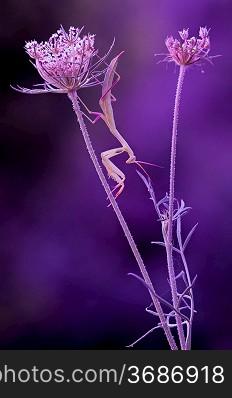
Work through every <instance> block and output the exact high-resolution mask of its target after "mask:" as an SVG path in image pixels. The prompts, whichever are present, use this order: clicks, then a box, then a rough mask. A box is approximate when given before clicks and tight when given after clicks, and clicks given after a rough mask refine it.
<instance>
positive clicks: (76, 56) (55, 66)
mask: <svg viewBox="0 0 232 398" xmlns="http://www.w3.org/2000/svg"><path fill="white" fill-rule="evenodd" d="M82 29H83V28H82ZM82 29H79V28H74V27H73V26H71V27H70V28H69V30H68V32H66V31H65V30H64V28H63V27H62V26H61V27H60V29H58V31H57V32H56V33H54V34H53V35H52V36H51V37H50V38H49V39H48V41H45V42H40V43H38V42H37V41H35V40H33V41H29V42H27V43H26V45H25V50H26V52H27V54H28V55H29V56H30V57H31V58H32V59H33V60H34V62H32V63H33V65H34V66H35V68H36V69H37V71H38V72H39V74H40V76H41V77H42V79H43V80H44V84H43V85H42V86H43V88H42V89H33V90H29V89H25V88H21V87H18V88H17V89H18V90H19V91H23V92H24V93H28V94H40V93H43V92H53V93H69V92H71V91H77V90H79V89H80V88H83V87H90V86H95V85H98V84H100V81H99V79H98V77H100V76H101V75H102V74H104V72H105V70H101V71H99V70H97V69H98V66H100V65H101V64H102V63H103V62H104V61H105V58H106V56H107V55H108V53H107V54H106V55H105V56H104V57H103V58H100V57H99V56H98V55H97V50H95V48H94V38H95V36H94V35H91V34H88V35H84V36H82V37H81V36H80V34H81V32H82ZM93 59H96V61H95V63H94V62H93Z"/></svg>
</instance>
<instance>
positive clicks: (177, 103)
mask: <svg viewBox="0 0 232 398" xmlns="http://www.w3.org/2000/svg"><path fill="white" fill-rule="evenodd" d="M185 70H186V69H185V66H183V65H181V66H180V71H179V77H178V82H177V88H176V96H175V106H174V114H173V127H172V144H171V162H170V180H169V183H170V185H169V206H168V207H169V208H168V215H169V221H168V230H167V240H166V252H167V263H168V273H169V281H170V286H171V293H172V302H173V307H174V308H176V309H178V294H177V284H176V278H175V269H174V264H173V242H172V240H173V210H174V199H175V166H176V144H177V129H178V118H179V108H180V98H181V91H182V86H183V82H184V76H185ZM175 317H176V324H177V330H178V336H179V341H180V346H181V349H182V350H185V346H186V345H185V336H184V328H183V325H182V320H181V317H180V316H179V315H178V314H177V313H176V315H175Z"/></svg>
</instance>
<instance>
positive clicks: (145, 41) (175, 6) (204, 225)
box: [0, 0, 232, 349]
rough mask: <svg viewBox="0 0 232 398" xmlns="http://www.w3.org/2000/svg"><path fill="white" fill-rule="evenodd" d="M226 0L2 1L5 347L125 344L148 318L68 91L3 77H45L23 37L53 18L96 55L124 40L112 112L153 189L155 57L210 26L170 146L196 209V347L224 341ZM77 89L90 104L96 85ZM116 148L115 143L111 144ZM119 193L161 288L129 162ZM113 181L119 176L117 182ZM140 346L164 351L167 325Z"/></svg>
mask: <svg viewBox="0 0 232 398" xmlns="http://www.w3.org/2000/svg"><path fill="white" fill-rule="evenodd" d="M231 15H232V2H231V0H201V1H192V2H186V1H184V0H178V1H171V0H168V1H166V0H162V1H154V0H145V1H139V0H123V1H118V0H117V1H116V0H110V1H109V0H96V1H94V0H68V1H61V0H58V1H56V2H52V1H49V0H40V1H38V0H37V1H33V2H32V1H30V0H22V1H18V0H17V1H16V0H7V1H5V2H4V4H2V5H1V17H0V18H1V21H0V44H1V63H0V67H1V73H0V88H1V94H0V95H1V108H0V126H1V131H0V162H1V163H0V204H1V206H0V348H123V347H125V346H126V345H127V344H129V343H131V342H132V341H133V340H134V339H136V338H137V337H139V336H140V335H141V334H143V333H144V332H145V331H146V330H147V329H149V328H151V327H152V326H153V325H154V322H155V320H154V319H153V318H152V317H151V316H150V315H149V314H147V313H145V311H144V309H145V306H146V305H148V304H149V296H148V294H147V292H146V291H145V289H144V287H143V286H142V285H141V286H140V285H139V284H138V282H137V281H136V280H133V279H131V278H130V277H128V276H127V273H128V272H137V271H138V270H137V265H136V262H135V260H134V258H133V256H132V254H131V253H130V251H129V248H128V246H127V242H126V240H125V238H124V236H123V233H122V231H121V229H120V227H119V225H118V223H117V220H116V217H115V215H114V214H113V211H112V209H111V208H107V202H106V196H105V194H104V192H103V189H102V187H101V185H100V183H99V181H98V178H97V176H96V174H95V172H94V169H93V166H92V164H91V162H90V160H89V158H88V155H87V152H86V150H85V147H84V143H83V141H82V137H81V134H80V132H79V129H78V126H77V124H76V119H75V115H74V114H73V112H72V108H71V105H70V103H69V101H68V99H67V97H66V96H65V95H57V96H55V95H41V96H27V95H22V94H19V93H16V92H14V91H13V90H11V89H10V88H9V85H10V84H17V83H18V84H21V85H22V86H25V87H31V86H32V84H35V83H39V82H41V80H40V78H39V76H38V74H37V73H36V71H35V69H34V68H33V67H32V65H31V64H30V63H29V61H28V57H27V56H26V54H25V53H24V50H23V46H24V43H25V40H31V39H34V38H35V39H37V40H46V39H47V38H48V37H49V36H50V35H51V34H52V33H53V32H54V31H56V30H57V28H58V27H59V25H60V24H63V25H64V27H65V28H68V27H69V25H74V26H82V25H85V26H86V30H87V31H90V32H91V33H96V45H97V46H98V47H99V49H100V52H101V53H104V52H105V51H106V50H107V49H108V47H109V45H110V43H111V42H112V40H113V37H114V36H115V37H116V44H115V47H114V50H113V53H112V55H116V54H117V53H118V52H120V51H121V50H125V54H124V55H123V56H122V57H121V59H120V64H119V68H118V70H119V72H120V74H121V81H120V84H119V85H118V86H117V88H116V89H115V95H116V96H117V100H118V101H117V103H116V104H115V108H114V109H115V116H116V120H117V123H118V127H119V129H120V131H122V132H123V134H124V135H125V137H126V139H127V140H128V142H129V144H130V145H131V146H132V148H133V149H134V151H135V153H136V154H137V157H138V159H141V160H145V161H148V162H154V163H158V164H159V165H162V166H164V168H163V169H159V168H151V169H149V172H150V173H151V176H152V179H153V181H154V184H155V188H156V191H157V193H158V195H159V197H161V196H162V195H164V194H165V192H166V190H167V188H168V174H169V146H170V134H171V122H172V111H173V102H174V94H175V86H176V80H177V70H175V67H174V65H171V64H170V65H168V67H167V65H166V64H165V63H161V64H157V59H155V58H154V54H155V53H163V52H165V47H164V39H165V38H166V36H167V35H169V34H173V35H176V34H177V31H178V30H180V29H181V28H183V27H189V28H190V29H191V33H192V34H197V32H198V28H199V26H205V25H206V26H207V27H210V28H211V34H210V36H211V44H212V51H211V54H212V55H214V54H215V55H217V54H220V55H222V57H220V58H216V59H215V61H214V66H211V65H209V64H207V65H205V67H204V70H205V73H204V74H202V73H200V72H201V71H200V68H192V69H190V70H189V71H188V73H187V76H186V81H185V85H184V90H183V101H182V104H181V118H180V128H179V137H178V139H179V141H178V156H177V181H176V183H177V196H178V197H179V198H184V199H185V201H186V204H187V205H189V206H192V208H193V210H192V211H191V213H190V214H189V215H188V216H186V217H185V219H184V226H185V227H184V231H185V233H186V232H187V231H188V230H189V229H190V228H191V227H192V225H193V224H194V223H195V222H197V221H198V222H199V226H198V229H197V232H196V233H195V235H194V237H193V239H192V242H191V244H190V246H189V248H188V253H187V255H188V258H189V264H190V271H191V274H192V275H195V274H198V280H197V283H196V285H195V300H196V306H197V310H198V314H197V315H196V317H195V322H194V328H193V348H198V349H211V348H213V349H223V348H228V349H229V348H230V349H231V348H232V338H231V334H232V321H231V312H232V298H231V296H230V289H231V280H232V254H231V248H232V219H231V215H230V210H231V206H232V185H231V170H232V155H231V152H232V106H231V103H232V78H231V70H232V57H231V41H232V25H231ZM81 95H82V98H83V99H84V100H85V102H86V103H87V104H88V105H89V107H90V108H91V109H93V110H96V109H98V98H99V88H93V89H86V90H83V91H82V93H81ZM88 127H89V131H90V134H91V137H92V140H93V142H94V144H95V148H96V151H97V153H98V154H99V153H100V152H101V151H103V150H106V149H109V148H113V147H114V146H115V143H116V141H115V140H114V139H113V138H112V137H111V136H110V135H109V133H108V131H107V130H106V128H105V126H104V125H103V123H102V122H98V124H97V125H95V126H92V125H90V124H88ZM116 145H117V144H116ZM125 159H126V157H125V158H123V159H118V160H117V164H118V165H119V166H120V167H121V168H122V170H124V171H125V172H126V175H127V180H126V188H125V191H124V193H123V194H122V195H121V197H120V198H119V204H120V206H121V208H122V210H123V212H124V214H125V216H126V219H127V220H128V222H129V224H130V226H131V230H132V232H133V235H134V237H135V239H136V242H137V243H138V247H139V249H140V250H141V253H142V255H143V257H144V259H145V262H146V264H147V267H148V269H149V272H150V273H151V275H152V278H153V281H154V283H155V285H156V288H157V290H158V292H159V293H160V294H161V295H163V296H165V294H166V289H167V285H166V278H167V270H166V264H165V255H164V251H163V249H162V248H157V247H154V246H152V245H151V244H150V242H151V241H152V240H159V239H160V225H159V223H158V222H156V217H155V215H154V212H153V208H152V205H151V202H150V201H149V199H148V195H147V192H146V190H145V188H144V186H143V184H142V183H141V181H140V180H139V178H138V176H137V175H136V172H135V168H134V166H133V165H131V166H127V165H125ZM112 187H113V184H112ZM136 348H167V345H166V342H165V339H164V338H163V335H162V333H161V332H158V333H156V334H152V335H150V337H148V338H147V339H146V340H144V342H143V343H141V344H139V345H138V346H136Z"/></svg>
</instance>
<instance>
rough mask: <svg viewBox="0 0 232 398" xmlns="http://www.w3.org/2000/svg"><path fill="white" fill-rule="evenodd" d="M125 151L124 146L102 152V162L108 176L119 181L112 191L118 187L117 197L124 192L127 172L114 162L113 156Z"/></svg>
mask: <svg viewBox="0 0 232 398" xmlns="http://www.w3.org/2000/svg"><path fill="white" fill-rule="evenodd" d="M123 152H124V148H114V149H109V150H108V151H105V152H102V153H101V158H102V164H103V165H104V167H105V168H106V170H107V173H108V176H109V177H110V178H112V179H113V180H114V181H115V182H116V183H117V185H116V186H115V187H114V189H113V191H112V192H114V191H115V190H117V189H118V191H117V193H116V195H115V198H117V197H118V196H119V195H120V194H121V193H122V191H123V189H124V181H125V179H126V177H125V174H124V173H123V172H122V171H121V170H120V169H119V168H118V167H117V166H116V165H115V164H114V163H113V162H112V160H111V158H112V157H114V156H117V155H120V154H121V153H123Z"/></svg>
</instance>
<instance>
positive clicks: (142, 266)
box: [68, 92, 178, 350]
mask: <svg viewBox="0 0 232 398" xmlns="http://www.w3.org/2000/svg"><path fill="white" fill-rule="evenodd" d="M68 97H69V99H70V100H71V102H72V105H73V110H74V112H75V113H76V116H77V120H78V122H79V125H80V129H81V132H82V135H83V138H84V141H85V144H86V147H87V150H88V153H89V155H90V158H91V160H92V162H93V165H94V167H95V170H96V172H97V174H98V177H99V179H100V181H101V183H102V185H103V188H104V190H105V192H106V194H107V197H108V198H109V201H110V203H111V205H112V208H113V210H114V212H115V214H116V216H117V218H118V221H119V223H120V225H121V227H122V229H123V232H124V234H125V236H126V238H127V241H128V243H129V246H130V248H131V250H132V252H133V254H134V256H135V259H136V261H137V263H138V266H139V269H140V272H141V274H142V276H143V279H144V281H145V283H146V284H147V285H148V286H149V287H150V289H149V293H150V295H151V298H152V301H153V304H154V306H155V309H156V312H157V313H158V314H159V319H160V323H161V325H162V328H163V330H164V333H165V335H166V338H167V340H168V343H169V345H170V348H171V349H172V350H177V349H178V347H177V345H176V343H175V340H174V337H173V335H172V333H171V330H170V328H169V326H168V325H167V321H166V317H165V315H164V312H163V309H162V307H161V304H160V302H159V300H158V298H157V297H155V296H154V294H152V293H151V292H152V289H153V291H154V287H153V284H152V281H151V279H150V277H149V274H148V272H147V270H146V267H145V264H144V262H143V260H142V257H141V255H140V253H139V251H138V248H137V246H136V244H135V241H134V239H133V237H132V235H131V232H130V230H129V228H128V225H127V223H126V221H125V219H124V217H123V215H122V213H121V210H120V208H119V206H118V204H117V202H116V200H115V198H114V196H113V194H112V192H111V189H110V186H109V184H108V182H107V180H106V177H105V175H104V173H103V171H102V169H101V166H100V164H99V161H98V159H97V156H96V154H95V152H94V149H93V146H92V143H91V140H90V137H89V134H88V131H87V128H86V125H85V123H84V120H83V116H82V112H81V109H80V105H79V102H78V99H77V94H76V92H70V93H69V94H68Z"/></svg>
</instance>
